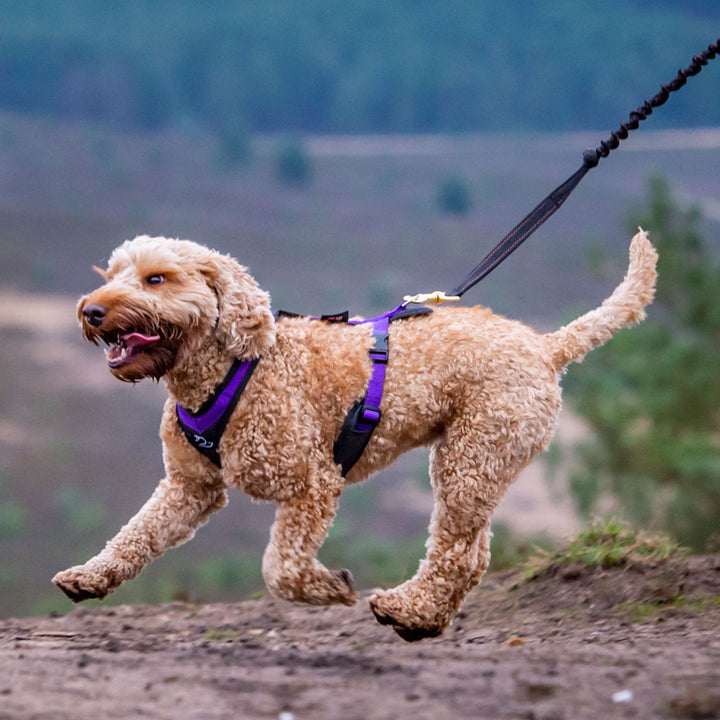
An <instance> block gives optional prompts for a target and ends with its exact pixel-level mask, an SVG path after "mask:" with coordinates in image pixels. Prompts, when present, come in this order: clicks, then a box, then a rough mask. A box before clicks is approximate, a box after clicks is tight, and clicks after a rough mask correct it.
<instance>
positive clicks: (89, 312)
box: [82, 303, 107, 327]
mask: <svg viewBox="0 0 720 720" xmlns="http://www.w3.org/2000/svg"><path fill="white" fill-rule="evenodd" d="M82 314H83V315H84V316H85V320H87V321H88V323H89V324H90V325H92V326H93V327H99V326H100V325H102V321H103V319H104V317H105V316H106V315H107V308H106V307H104V306H103V305H98V304H97V303H90V304H89V305H86V306H85V307H84V308H83V309H82Z"/></svg>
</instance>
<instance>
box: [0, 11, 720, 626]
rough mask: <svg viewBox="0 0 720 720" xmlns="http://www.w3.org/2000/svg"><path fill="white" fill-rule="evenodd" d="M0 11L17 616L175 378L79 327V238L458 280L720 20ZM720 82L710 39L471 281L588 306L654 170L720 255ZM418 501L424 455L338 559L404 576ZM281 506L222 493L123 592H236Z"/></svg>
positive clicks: (339, 292)
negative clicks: (503, 259)
mask: <svg viewBox="0 0 720 720" xmlns="http://www.w3.org/2000/svg"><path fill="white" fill-rule="evenodd" d="M0 18H1V20H2V22H0V615H8V614H23V615H26V614H33V613H38V612H45V611H48V610H53V609H62V608H65V607H66V603H65V601H64V599H63V598H62V597H61V596H59V594H57V593H56V591H54V589H53V588H52V587H51V586H50V584H49V578H50V577H51V576H52V574H53V573H54V572H55V571H56V570H58V569H61V568H63V567H66V566H68V565H70V564H73V563H77V562H82V561H83V560H85V559H86V558H87V557H88V556H89V555H91V554H93V553H94V552H96V551H97V550H98V549H99V548H100V547H101V546H102V544H103V543H104V541H105V540H106V539H107V537H109V536H110V535H111V534H112V533H113V532H115V530H116V529H117V528H118V527H119V526H120V524H121V523H122V522H124V521H125V520H126V519H128V518H129V517H130V515H131V514H132V513H133V512H134V511H135V510H136V509H137V508H138V507H139V506H140V505H141V503H142V502H144V500H145V499H146V498H147V496H148V495H149V494H150V492H151V490H152V488H153V487H154V485H155V483H156V482H157V480H158V479H159V478H160V477H161V474H162V465H161V459H160V444H159V440H158V438H157V424H158V420H159V413H160V407H161V403H162V396H163V392H162V388H158V387H155V386H153V385H151V384H150V383H143V384H141V385H140V386H138V387H136V388H129V387H126V386H122V385H120V384H119V383H117V381H114V380H113V379H112V378H111V377H110V376H109V374H108V373H107V371H106V370H105V368H104V360H103V357H102V354H101V353H100V352H99V351H97V350H94V349H93V348H89V347H85V346H84V345H83V343H82V341H81V339H80V336H79V333H78V332H77V329H76V328H75V327H74V300H75V298H76V297H77V296H78V295H79V294H80V293H82V292H84V291H86V290H88V289H90V288H92V287H93V286H94V285H95V284H96V282H97V276H95V275H94V274H93V273H92V272H91V270H90V266H91V265H93V264H97V265H102V264H103V262H104V260H105V259H107V257H108V255H109V253H110V252H111V250H112V248H113V247H114V246H115V245H117V244H118V243H119V242H121V241H122V240H123V239H126V238H129V237H132V236H134V235H135V234H138V233H150V234H163V235H171V236H180V237H187V238H191V239H194V240H198V241H200V242H204V243H206V244H208V245H210V246H212V247H216V248H217V249H219V250H222V251H224V252H229V253H231V254H233V255H234V256H236V257H237V258H238V259H239V260H240V261H241V262H242V263H244V264H246V265H248V266H249V267H250V269H251V271H252V272H253V274H254V275H255V276H256V278H257V279H258V281H259V282H260V283H261V284H262V285H263V286H264V287H265V288H267V289H268V290H269V291H270V292H271V294H272V297H273V304H274V306H275V307H276V308H280V307H282V308H286V309H290V310H295V311H298V312H309V313H310V312H311V313H317V312H332V311H336V310H340V309H345V308H346V307H347V308H350V309H351V310H352V311H353V312H356V313H360V314H366V315H369V314H371V313H373V312H376V311H381V310H383V309H386V308H387V307H389V306H391V305H392V304H393V303H395V302H396V301H398V300H399V298H400V297H401V296H402V295H403V294H405V293H407V292H414V291H420V290H429V289H435V288H436V287H440V288H446V287H449V286H451V285H453V284H454V283H455V282H456V281H457V280H459V279H460V278H461V277H462V276H463V275H464V274H465V272H466V271H467V270H468V269H469V268H470V267H471V266H472V265H474V264H475V262H477V261H478V260H479V259H480V257H481V256H482V255H483V254H484V252H486V251H487V250H488V249H489V248H490V247H491V246H492V245H493V244H494V243H495V242H496V241H497V240H498V239H499V238H500V237H502V235H503V234H504V233H505V232H507V230H508V229H509V228H510V227H512V226H513V225H514V224H515V222H517V221H518V220H519V219H520V218H521V217H522V216H523V215H524V214H525V213H526V212H527V211H528V210H529V209H530V208H531V207H532V206H533V205H534V204H535V203H536V202H537V201H539V200H540V199H541V198H542V197H543V196H544V195H545V194H546V193H547V192H549V191H550V190H551V189H552V188H553V187H555V186H556V185H557V184H558V183H559V182H561V181H562V180H564V179H565V177H566V176H567V175H569V174H570V173H571V172H572V171H574V170H575V169H576V167H577V166H578V165H579V163H580V158H581V153H582V150H584V149H585V148H586V147H589V146H594V145H597V143H598V142H599V140H600V139H602V138H604V137H607V135H608V133H609V131H610V130H612V129H614V128H615V127H617V125H618V124H619V123H620V122H621V121H622V120H624V119H626V118H627V115H628V112H629V111H630V110H631V109H633V108H634V107H636V106H637V105H638V104H640V103H641V102H642V100H643V99H645V98H646V97H650V96H651V95H653V94H654V93H655V92H656V91H657V89H658V88H659V84H660V82H665V81H667V80H669V79H670V78H671V77H673V76H674V74H675V73H676V72H677V69H678V68H679V67H681V66H685V65H687V64H688V62H689V60H690V58H691V57H692V55H693V54H696V53H698V52H700V51H701V50H702V49H704V48H705V47H706V46H707V45H708V44H709V43H710V42H712V41H714V40H715V39H716V38H717V35H718V32H719V31H718V28H719V27H720V22H718V21H719V20H720V6H717V5H716V4H714V3H706V2H687V1H685V2H683V3H679V2H670V1H669V0H668V1H665V2H658V1H657V0H656V1H655V2H643V1H642V0H626V1H620V0H609V2H606V3H602V4H598V3H592V2H587V1H586V0H580V1H579V2H545V3H533V2H521V1H519V0H518V1H515V2H512V1H511V2H506V3H502V4H500V3H491V2H474V3H465V2H455V1H452V2H417V1H416V2H399V1H388V0H385V1H384V2H375V1H374V0H373V1H369V2H362V3H361V2H346V3H337V2H335V3H330V2H319V1H313V0H308V1H307V2H304V3H296V2H288V1H280V0H267V1H266V2H264V3H254V2H233V3H230V2H216V3H212V4H208V3H200V2H188V1H185V0H179V1H176V2H154V3H147V2H125V3H111V2H101V1H99V0H98V1H97V2H92V3H86V2H71V1H70V0H67V1H64V2H42V1H38V2H26V3H22V4H20V3H11V2H0ZM715 62H720V60H718V61H715ZM718 88H720V66H718V67H715V66H714V65H710V66H708V68H706V69H705V70H704V71H703V72H702V73H701V75H700V76H699V77H698V78H695V79H692V80H691V81H690V82H689V83H688V86H687V87H686V88H684V89H683V91H682V92H681V93H679V94H678V95H677V96H676V97H673V99H672V100H671V101H670V102H669V103H668V104H667V105H666V106H665V107H664V108H662V109H661V110H659V111H658V112H657V113H656V114H653V116H652V117H651V118H650V119H649V120H648V121H647V122H646V123H645V127H644V128H643V129H642V130H640V131H638V132H637V134H636V135H635V136H634V137H632V138H631V139H629V140H628V141H627V142H626V143H624V144H623V148H622V149H621V150H619V151H617V152H616V153H613V156H612V157H611V158H609V159H607V160H605V161H602V163H601V165H600V167H599V168H598V169H596V170H594V171H593V173H591V174H590V175H589V176H588V178H587V179H586V180H585V181H584V183H583V185H582V186H581V187H580V188H579V189H578V190H577V191H576V193H575V195H574V196H573V198H572V199H571V200H570V201H569V202H568V204H567V206H566V207H565V208H564V209H563V210H562V211H561V212H560V213H559V214H558V215H557V216H555V217H554V218H553V219H552V220H551V221H550V222H549V223H548V224H547V225H546V226H545V227H544V228H543V229H542V230H541V231H540V232H538V234H537V236H536V237H534V238H533V239H532V240H531V241H530V242H529V243H528V245H527V246H526V247H524V248H523V249H522V250H521V251H520V252H519V253H518V254H517V255H516V256H513V258H511V259H510V260H509V261H508V262H507V263H506V264H505V265H503V267H502V268H501V269H499V270H498V271H496V273H495V274H494V275H493V276H492V277H490V278H488V280H486V281H485V282H484V283H483V284H482V286H480V287H479V288H478V289H476V290H474V291H472V293H471V294H469V295H468V301H469V302H479V303H483V304H487V305H491V306H492V307H493V308H494V309H495V310H497V311H498V312H502V313H505V314H508V315H512V316H515V317H519V318H521V319H523V320H525V321H526V322H529V323H531V324H533V325H534V326H536V327H537V328H538V329H549V328H551V327H554V326H556V325H557V324H559V323H561V322H563V321H565V320H567V319H569V318H570V317H572V316H573V315H574V314H577V313H579V312H581V311H584V310H586V309H588V308H590V307H594V306H595V305H597V304H598V303H599V302H600V300H602V299H603V298H604V297H605V296H606V295H607V293H608V292H609V290H610V289H611V288H612V287H614V285H615V284H616V282H617V280H618V278H619V275H620V274H621V273H622V269H623V267H624V264H625V256H626V255H625V254H626V247H627V244H628V241H629V237H630V234H631V228H630V227H629V219H630V218H631V217H632V218H636V217H638V216H639V215H642V214H643V212H644V209H645V208H646V206H647V202H646V200H645V197H646V186H647V179H648V178H649V177H651V176H653V175H655V176H657V175H662V176H664V177H665V178H666V180H667V182H668V185H669V187H670V189H671V192H672V195H673V197H674V198H675V199H676V203H677V206H678V208H679V210H678V212H679V213H680V214H681V215H682V213H683V212H684V209H685V208H688V207H690V206H696V207H698V208H699V209H700V211H701V214H702V217H701V218H698V219H697V231H698V233H700V234H702V236H703V237H704V238H707V240H708V244H709V247H710V249H711V250H712V251H714V256H716V255H717V237H718V228H719V226H720V180H719V179H718V173H717V168H718V167H720V131H718V130H713V129H712V128H713V127H718V126H720V92H719V91H718ZM598 248H602V252H600V251H599V250H598ZM712 256H713V255H712V253H711V257H712ZM679 262H682V259H680V260H679ZM598 269H600V270H604V271H603V272H598ZM653 312H656V311H653ZM655 317H656V318H657V319H658V320H660V319H662V317H663V313H662V311H657V314H656V315H655ZM652 318H653V313H652V312H651V319H652ZM450 350H451V349H449V351H450ZM647 362H650V359H648V360H647ZM583 370H584V367H575V368H573V369H572V370H571V371H570V373H571V374H572V375H571V377H578V378H580V377H581V376H582V375H581V374H582V373H583ZM668 382H670V380H668ZM708 387H711V386H710V384H708ZM617 390H618V391H622V392H632V389H630V390H628V388H627V387H625V386H621V387H620V388H618V389H617ZM616 394H617V393H616ZM570 400H571V404H572V396H571V398H570ZM647 422H652V418H650V419H648V418H642V423H639V425H642V424H643V423H645V424H647ZM713 423H715V425H714V426H713ZM716 423H717V418H716V417H715V418H712V417H710V418H709V419H708V424H707V428H706V429H707V435H708V438H709V439H708V440H707V444H708V447H709V448H710V461H709V462H710V463H711V465H712V462H716V461H717V457H718V451H717V442H718V441H717V437H716V434H717V425H716ZM565 424H566V425H567V426H568V428H569V430H568V435H569V437H570V438H573V437H576V435H577V434H578V433H579V434H580V435H581V436H583V437H585V436H586V434H587V432H589V430H587V428H585V426H584V425H583V424H582V421H580V420H577V419H576V418H575V417H572V418H570V417H568V418H567V419H566V421H565ZM713 438H714V439H713ZM551 457H552V458H553V459H554V460H555V461H556V462H555V465H563V464H564V463H566V462H567V458H568V455H567V453H561V452H560V451H559V450H557V449H556V450H554V451H553V452H552V453H551ZM563 477H564V475H563V472H559V473H558V474H557V478H556V481H555V485H554V486H553V485H551V486H550V491H548V492H549V494H548V492H545V497H544V500H543V502H544V504H543V505H542V506H540V508H541V512H539V513H538V512H535V513H534V514H533V513H526V511H528V510H532V509H537V508H533V507H530V508H528V507H527V506H528V504H529V505H531V506H532V505H536V504H537V503H539V502H540V500H538V495H537V494H532V495H530V496H527V497H524V496H522V495H520V496H519V498H518V499H517V501H516V502H517V503H518V504H517V505H515V506H514V507H513V509H512V510H511V511H509V512H506V515H505V521H506V522H508V521H512V520H513V519H514V520H515V522H508V524H507V525H506V526H502V525H498V526H497V528H496V535H497V538H496V539H497V541H498V544H497V552H496V555H495V557H496V561H495V562H498V563H499V562H501V560H502V558H503V552H502V548H503V547H510V548H511V549H512V548H514V547H515V546H516V545H517V544H518V543H519V542H526V541H527V538H528V536H532V537H535V536H541V535H543V534H545V535H548V536H551V537H552V536H555V535H557V533H558V529H559V528H568V527H571V526H572V523H573V507H572V503H568V502H567V492H566V490H565V489H564V487H565V486H564V484H563ZM644 480H646V478H645V479H644ZM543 482H544V481H543V480H542V478H540V479H539V480H538V479H537V478H535V479H521V480H520V481H519V483H518V492H521V491H522V488H523V483H526V484H528V485H529V484H531V483H533V487H535V485H536V484H537V483H540V484H542V483H543ZM543 487H544V486H543ZM639 487H640V486H639ZM642 487H645V486H642ZM553 492H554V493H556V494H555V495H553ZM541 495H542V493H541ZM581 499H582V498H581ZM604 501H605V502H606V504H607V505H608V506H612V505H613V502H612V497H606V498H604ZM523 503H524V505H523ZM648 504H650V501H648ZM430 506H431V498H430V494H429V487H428V482H427V477H426V473H425V470H424V458H423V456H422V454H421V453H418V454H414V455H412V456H410V457H409V458H408V459H407V460H406V461H404V462H403V463H401V464H400V465H399V466H398V467H397V468H396V469H395V470H394V471H392V472H389V473H387V474H385V475H384V476H383V477H382V478H378V479H376V480H374V481H371V482H370V483H368V484H366V485H364V486H361V487H358V488H354V489H353V490H352V492H351V493H350V494H349V495H348V496H347V498H346V499H345V501H344V503H343V504H342V506H341V512H340V515H339V517H338V520H337V521H336V524H335V526H334V528H333V532H332V536H331V538H330V540H329V543H328V547H327V548H326V549H325V551H324V553H325V555H324V558H325V559H326V560H327V562H328V563H332V564H336V565H339V564H342V565H343V566H349V567H350V568H351V569H352V570H353V571H354V572H355V574H356V577H357V578H358V580H359V583H360V584H361V585H363V586H369V585H371V584H378V583H384V582H392V581H395V580H398V579H400V578H401V577H403V576H404V575H407V574H410V573H411V572H412V570H413V569H414V564H415V562H416V560H417V557H418V556H419V555H420V553H421V551H422V542H423V538H424V532H425V526H426V524H427V516H428V513H429V508H430ZM524 513H525V514H524ZM271 518H272V508H270V507H267V506H261V505H254V504H252V503H250V502H249V501H247V500H246V499H245V498H241V497H240V496H239V495H237V494H234V495H233V496H232V497H231V503H230V505H229V507H228V508H227V509H225V510H224V511H223V512H222V513H220V514H219V515H217V516H216V517H214V518H213V519H212V521H211V523H210V525H209V526H208V527H207V528H205V529H203V530H201V531H200V533H199V534H198V537H197V538H196V539H195V540H194V541H193V542H192V543H191V544H189V545H187V546H184V547H183V548H181V549H178V550H176V551H173V552H171V553H170V554H169V555H168V556H166V557H165V558H164V559H163V560H162V561H160V562H158V563H156V565H155V566H153V567H152V568H150V569H149V570H148V571H147V572H146V573H143V575H142V576H141V577H140V578H139V579H138V580H136V581H135V582H134V583H131V584H130V585H129V586H128V587H127V588H124V589H122V590H121V591H120V592H119V593H118V594H117V596H116V597H117V600H119V601H128V600H133V599H141V598H142V599H145V600H167V599H170V598H172V597H181V596H185V597H190V598H192V599H220V598H238V597H242V596H246V595H248V594H249V593H251V592H253V591H255V590H257V589H259V588H260V587H261V580H260V575H259V566H260V554H261V552H262V547H263V544H264V541H265V539H266V537H267V529H268V526H269V523H270V521H271ZM518 518H522V521H521V522H518V521H517V519H518ZM510 535H511V536H512V537H510Z"/></svg>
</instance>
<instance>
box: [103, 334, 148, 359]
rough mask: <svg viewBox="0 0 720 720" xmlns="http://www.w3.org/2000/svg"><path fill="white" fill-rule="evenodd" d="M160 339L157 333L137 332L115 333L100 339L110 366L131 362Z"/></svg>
mask: <svg viewBox="0 0 720 720" xmlns="http://www.w3.org/2000/svg"><path fill="white" fill-rule="evenodd" d="M159 341H160V336H159V335H144V334H143V333H139V332H130V333H125V334H124V335H120V334H118V335H116V336H115V337H113V338H111V339H108V338H103V339H102V341H101V342H102V345H103V346H104V347H103V349H104V350H105V357H106V358H107V363H108V365H109V366H110V367H111V368H119V367H122V366H123V365H127V364H128V363H130V362H132V361H133V360H134V359H135V358H136V357H137V356H138V355H139V354H140V353H142V352H143V351H144V350H145V349H146V348H148V347H150V346H153V345H155V343H157V342H159Z"/></svg>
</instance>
